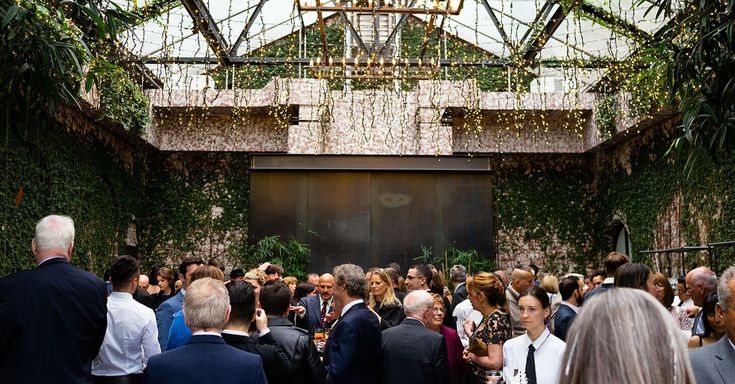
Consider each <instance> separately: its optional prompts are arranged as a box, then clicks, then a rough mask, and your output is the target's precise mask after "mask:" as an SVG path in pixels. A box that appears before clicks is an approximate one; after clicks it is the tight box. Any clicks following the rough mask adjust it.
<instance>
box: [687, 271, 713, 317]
mask: <svg viewBox="0 0 735 384" xmlns="http://www.w3.org/2000/svg"><path fill="white" fill-rule="evenodd" d="M686 283H687V293H688V294H689V295H690V296H691V298H692V301H693V302H694V305H696V306H698V307H701V306H702V305H703V304H704V298H705V297H707V294H709V293H710V292H713V291H714V290H715V288H716V287H717V276H716V275H715V273H714V272H712V270H711V269H709V268H707V267H698V268H694V269H692V270H691V271H689V273H687V276H686Z"/></svg>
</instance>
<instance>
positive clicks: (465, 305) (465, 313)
mask: <svg viewBox="0 0 735 384" xmlns="http://www.w3.org/2000/svg"><path fill="white" fill-rule="evenodd" d="M452 316H454V317H455V318H456V319H457V335H458V336H459V341H461V342H462V346H463V347H465V348H467V347H468V346H469V345H470V338H469V336H467V334H466V333H464V321H465V320H472V321H473V322H474V323H475V326H476V327H477V326H479V325H480V323H482V313H480V312H478V311H476V310H475V309H474V308H472V303H471V302H470V299H464V300H462V302H460V303H459V304H457V305H456V306H455V307H454V311H453V312H452Z"/></svg>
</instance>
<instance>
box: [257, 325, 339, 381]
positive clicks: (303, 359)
mask: <svg viewBox="0 0 735 384" xmlns="http://www.w3.org/2000/svg"><path fill="white" fill-rule="evenodd" d="M268 328H269V329H270V330H271V331H270V333H269V335H271V336H272V337H273V339H274V340H275V341H276V342H277V343H278V344H280V345H281V348H283V350H284V351H285V352H286V355H288V358H289V360H291V363H292V364H293V367H294V375H293V377H292V378H291V381H290V383H291V384H321V383H323V382H324V380H325V378H326V377H327V371H326V370H325V369H324V365H322V362H321V360H319V352H317V350H316V345H314V340H313V339H312V338H311V336H309V333H308V332H307V331H306V330H305V329H301V328H296V327H294V325H293V324H291V323H290V322H289V321H288V320H286V319H285V318H283V317H271V316H268Z"/></svg>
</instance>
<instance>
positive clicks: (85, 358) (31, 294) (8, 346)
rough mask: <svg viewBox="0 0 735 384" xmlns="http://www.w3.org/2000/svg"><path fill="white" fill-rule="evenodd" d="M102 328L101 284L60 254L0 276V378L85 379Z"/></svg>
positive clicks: (104, 325) (12, 380)
mask: <svg viewBox="0 0 735 384" xmlns="http://www.w3.org/2000/svg"><path fill="white" fill-rule="evenodd" d="M106 329H107V289H106V287H105V283H104V282H103V281H102V279H100V278H99V277H96V276H94V275H92V274H90V273H88V272H85V271H83V270H81V269H79V268H77V267H74V266H73V265H71V264H69V262H67V260H66V259H64V258H57V259H50V260H47V261H46V262H44V263H42V264H41V265H40V266H38V267H37V268H35V269H32V270H28V271H23V272H19V273H15V274H13V275H10V276H8V277H6V278H3V279H0V381H2V382H4V383H80V382H91V369H92V360H93V359H94V358H95V357H96V356H97V353H98V352H99V350H100V346H101V345H102V341H103V340H104V338H105V331H106Z"/></svg>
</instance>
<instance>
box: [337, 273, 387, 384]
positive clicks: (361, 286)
mask: <svg viewBox="0 0 735 384" xmlns="http://www.w3.org/2000/svg"><path fill="white" fill-rule="evenodd" d="M334 278H335V287H334V301H335V307H336V308H337V310H339V311H340V313H341V316H340V318H339V321H338V322H337V324H336V325H335V326H334V328H333V329H332V333H331V335H330V336H329V339H328V340H327V344H326V346H325V347H324V367H325V368H326V369H327V375H328V376H327V382H328V383H336V384H339V383H350V384H362V383H364V384H374V383H379V382H380V321H379V320H378V316H377V315H376V314H375V313H374V312H371V311H370V310H368V308H367V306H366V305H365V302H364V301H363V299H362V298H363V297H365V296H366V294H367V280H366V279H365V273H364V272H363V270H362V268H360V267H358V266H357V265H354V264H342V265H339V266H337V267H335V268H334Z"/></svg>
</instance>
